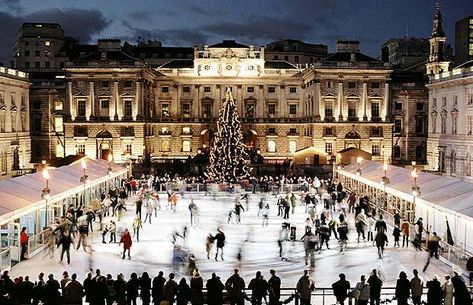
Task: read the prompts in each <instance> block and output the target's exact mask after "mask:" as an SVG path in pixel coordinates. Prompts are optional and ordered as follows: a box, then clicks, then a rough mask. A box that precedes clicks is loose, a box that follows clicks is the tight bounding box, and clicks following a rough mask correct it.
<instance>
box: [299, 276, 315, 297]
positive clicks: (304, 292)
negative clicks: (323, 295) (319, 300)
mask: <svg viewBox="0 0 473 305" xmlns="http://www.w3.org/2000/svg"><path fill="white" fill-rule="evenodd" d="M296 289H297V292H298V293H299V297H300V301H301V303H300V304H301V305H310V297H311V294H312V291H313V290H314V289H315V285H314V282H313V281H312V279H311V278H310V276H309V272H308V271H307V270H304V275H303V276H301V278H300V279H299V281H298V282H297V285H296Z"/></svg>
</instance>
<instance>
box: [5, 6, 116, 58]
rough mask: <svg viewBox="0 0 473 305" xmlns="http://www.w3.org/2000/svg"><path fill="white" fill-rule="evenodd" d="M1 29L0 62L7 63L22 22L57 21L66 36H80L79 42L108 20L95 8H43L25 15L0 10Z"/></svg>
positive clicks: (86, 39) (99, 30)
mask: <svg viewBox="0 0 473 305" xmlns="http://www.w3.org/2000/svg"><path fill="white" fill-rule="evenodd" d="M0 20H2V30H1V31H0V41H2V42H3V43H2V48H0V62H3V63H4V64H5V65H8V64H9V62H10V59H11V55H12V52H13V44H14V40H15V38H16V33H17V32H18V30H19V29H20V27H21V25H22V24H23V23H24V22H49V23H59V24H61V25H62V26H63V28H64V32H65V34H66V35H67V36H73V37H80V39H81V42H90V41H91V39H92V38H93V37H94V35H97V34H99V33H100V32H102V31H103V30H104V29H105V28H106V27H107V26H108V25H110V21H109V20H107V19H106V18H105V16H104V15H103V14H102V12H100V11H99V10H95V9H67V10H60V9H57V8H50V9H44V10H41V11H37V12H34V13H31V14H27V15H13V14H9V13H5V12H0Z"/></svg>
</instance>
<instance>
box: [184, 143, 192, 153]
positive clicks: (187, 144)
mask: <svg viewBox="0 0 473 305" xmlns="http://www.w3.org/2000/svg"><path fill="white" fill-rule="evenodd" d="M182 151H183V152H190V151H191V141H187V140H186V141H182Z"/></svg>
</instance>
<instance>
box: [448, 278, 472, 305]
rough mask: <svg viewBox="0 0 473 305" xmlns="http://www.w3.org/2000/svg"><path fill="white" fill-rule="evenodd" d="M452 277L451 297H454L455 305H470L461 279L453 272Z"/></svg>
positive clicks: (466, 290)
mask: <svg viewBox="0 0 473 305" xmlns="http://www.w3.org/2000/svg"><path fill="white" fill-rule="evenodd" d="M453 274H454V275H453V277H452V285H453V291H454V292H453V296H454V297H455V305H471V296H470V292H469V291H468V287H466V284H465V282H464V281H463V279H462V278H461V277H460V276H459V275H458V272H456V271H454V272H453Z"/></svg>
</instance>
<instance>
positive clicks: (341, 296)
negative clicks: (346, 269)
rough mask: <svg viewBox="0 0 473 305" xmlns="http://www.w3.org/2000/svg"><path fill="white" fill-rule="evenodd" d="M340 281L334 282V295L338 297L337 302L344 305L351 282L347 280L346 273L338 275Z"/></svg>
mask: <svg viewBox="0 0 473 305" xmlns="http://www.w3.org/2000/svg"><path fill="white" fill-rule="evenodd" d="M338 277H339V278H340V279H339V280H338V281H336V282H335V283H333V284H332V289H333V295H334V296H335V298H336V299H337V304H340V305H344V304H345V300H346V298H347V297H348V292H349V291H350V282H348V281H347V280H346V276H345V274H344V273H340V274H339V275H338Z"/></svg>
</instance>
